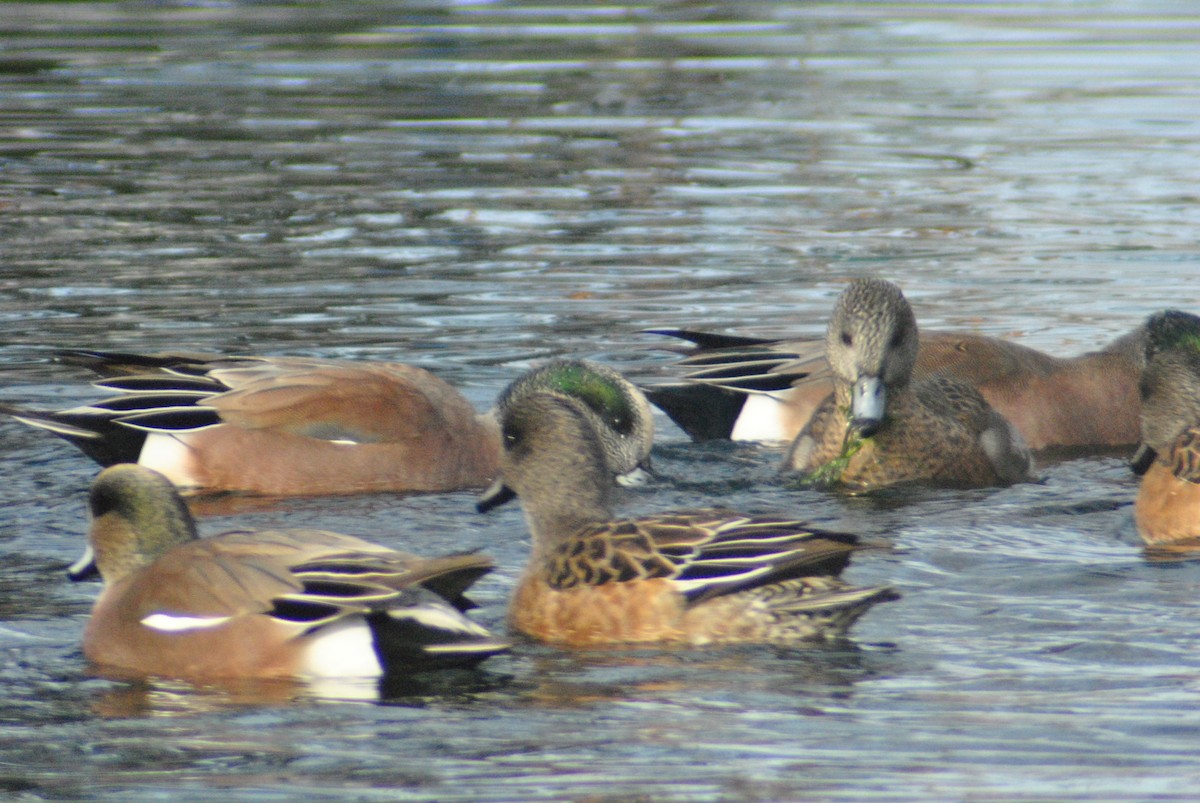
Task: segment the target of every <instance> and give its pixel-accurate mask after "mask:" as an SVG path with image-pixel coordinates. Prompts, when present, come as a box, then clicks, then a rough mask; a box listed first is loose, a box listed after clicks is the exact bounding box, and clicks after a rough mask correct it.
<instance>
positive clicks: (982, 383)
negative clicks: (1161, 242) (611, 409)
mask: <svg viewBox="0 0 1200 803" xmlns="http://www.w3.org/2000/svg"><path fill="white" fill-rule="evenodd" d="M647 331H648V332H651V333H654V334H665V335H670V336H673V337H678V338H681V339H683V340H686V341H689V342H691V343H693V344H694V345H695V346H696V348H695V349H694V351H693V352H692V353H691V354H690V355H689V356H688V357H687V358H686V359H684V360H682V361H681V363H680V364H681V365H682V366H683V367H685V368H686V369H687V370H688V373H687V374H686V375H685V376H683V377H682V378H681V380H680V381H677V382H672V383H664V384H661V385H659V386H657V387H649V388H645V390H646V395H647V396H648V397H649V398H650V401H651V402H653V403H654V404H655V405H657V406H658V407H660V408H661V409H662V410H663V411H664V412H665V413H666V414H667V415H668V416H670V417H671V419H672V420H673V421H675V423H676V424H678V425H679V427H680V428H681V429H683V430H684V431H685V432H686V433H687V434H688V435H689V436H691V437H692V438H694V439H695V440H713V439H720V438H731V439H733V440H749V441H773V440H774V441H792V440H794V439H795V437H796V435H798V434H799V433H800V430H801V429H803V428H804V426H805V425H806V424H807V423H808V421H809V420H810V419H811V418H812V414H813V412H814V411H815V410H816V408H817V407H818V406H819V405H820V404H821V402H822V401H824V400H825V398H826V397H827V396H828V395H829V394H830V393H832V392H833V376H832V371H831V369H830V367H829V363H828V360H827V359H826V356H825V343H824V341H822V340H784V341H776V340H758V339H753V338H740V337H730V336H726V335H717V334H710V333H705V332H693V331H689V330H680V329H651V330H647ZM1144 339H1145V328H1144V327H1138V328H1137V329H1135V330H1134V331H1132V332H1130V333H1128V334H1125V335H1123V336H1121V337H1119V338H1117V339H1116V340H1114V341H1113V342H1112V343H1110V344H1108V345H1107V346H1105V347H1104V348H1103V349H1100V350H1098V351H1091V352H1087V353H1086V354H1081V355H1079V356H1076V357H1069V358H1060V357H1052V356H1050V355H1048V354H1045V353H1043V352H1040V351H1037V350H1036V349H1032V348H1029V347H1027V346H1022V345H1019V344H1017V343H1011V342H1008V341H1005V340H1000V339H998V338H993V337H986V336H983V335H979V334H972V333H968V332H926V331H922V332H921V342H920V348H919V349H918V351H917V362H916V365H915V366H914V368H913V378H914V379H918V380H924V379H928V378H930V377H932V376H935V375H942V376H947V377H950V378H952V379H957V380H959V381H962V382H968V383H970V384H972V385H974V386H975V387H976V388H978V389H979V392H980V393H982V394H983V397H984V398H985V399H986V400H987V402H988V403H989V404H990V405H991V406H992V407H994V408H995V409H996V411H997V412H999V413H1000V414H1001V415H1003V416H1004V417H1005V418H1006V419H1007V420H1008V421H1009V422H1011V423H1012V424H1013V426H1015V427H1016V428H1017V431H1018V432H1020V433H1021V437H1022V438H1023V439H1024V441H1025V443H1026V445H1027V446H1028V447H1029V448H1030V449H1032V450H1033V451H1035V452H1049V453H1064V454H1083V453H1087V452H1100V451H1111V450H1113V449H1116V448H1120V447H1123V446H1132V445H1133V444H1134V443H1136V442H1137V440H1138V437H1139V429H1138V414H1139V410H1140V403H1139V401H1138V390H1137V386H1138V379H1139V378H1140V376H1141V372H1142V365H1143V359H1142V349H1143V343H1144Z"/></svg>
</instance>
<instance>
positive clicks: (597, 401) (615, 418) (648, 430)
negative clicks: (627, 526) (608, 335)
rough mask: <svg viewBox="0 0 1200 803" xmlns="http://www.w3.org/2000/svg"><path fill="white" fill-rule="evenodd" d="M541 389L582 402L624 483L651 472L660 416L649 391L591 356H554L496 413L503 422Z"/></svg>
mask: <svg viewBox="0 0 1200 803" xmlns="http://www.w3.org/2000/svg"><path fill="white" fill-rule="evenodd" d="M537 392H547V393H557V394H559V395H562V396H568V397H571V398H573V399H576V400H578V401H580V402H582V408H581V413H582V414H583V416H584V417H585V418H586V419H587V420H588V422H589V423H590V424H591V425H592V428H593V429H594V430H595V436H596V438H597V440H598V441H599V444H600V446H601V448H602V449H603V451H604V455H605V461H606V463H607V464H608V467H609V469H610V470H611V471H612V473H613V475H614V476H615V477H616V481H617V483H618V484H620V485H637V484H639V483H641V482H644V481H645V480H646V479H647V477H648V471H649V468H650V448H651V447H652V446H653V445H654V419H653V416H652V414H651V412H650V403H649V402H648V401H647V400H646V397H645V395H644V394H643V393H642V392H641V391H640V390H638V389H637V387H635V386H634V385H633V383H632V382H630V381H629V380H628V379H626V378H625V377H624V376H622V375H621V374H620V373H619V372H617V371H614V370H613V369H612V368H609V367H607V366H604V365H600V364H598V363H594V362H590V361H587V360H566V359H562V360H551V361H550V362H548V363H545V364H544V365H541V366H539V367H537V368H534V369H533V370H531V371H528V372H527V373H525V374H522V375H521V376H520V377H518V378H517V379H516V380H514V381H513V382H512V384H510V385H509V386H508V387H507V388H505V389H504V391H503V392H502V393H501V394H500V396H499V398H498V399H497V400H496V405H495V407H493V408H492V410H491V411H490V414H491V415H492V416H493V417H494V419H495V420H496V421H497V422H500V421H502V420H503V418H504V415H505V413H506V412H507V411H508V410H510V409H511V408H512V407H513V406H514V405H515V404H516V403H517V402H518V401H519V400H520V399H522V398H524V397H526V396H528V395H530V394H532V393H537Z"/></svg>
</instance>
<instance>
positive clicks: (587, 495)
mask: <svg viewBox="0 0 1200 803" xmlns="http://www.w3.org/2000/svg"><path fill="white" fill-rule="evenodd" d="M592 417H593V414H592V413H591V412H590V411H589V410H588V408H587V406H586V405H585V404H584V403H583V402H582V401H580V400H579V398H577V397H575V396H569V395H566V394H561V393H556V392H548V391H530V392H529V393H525V394H522V395H521V396H520V398H518V399H515V400H513V402H512V403H511V404H509V405H506V406H505V408H504V412H503V414H502V417H501V419H500V435H501V439H502V442H503V448H504V453H503V456H502V457H501V459H500V474H499V476H498V477H497V478H496V481H495V482H493V483H492V486H491V487H490V488H488V489H487V490H486V491H484V492H483V494H482V495H481V496H480V497H479V501H478V503H477V505H476V506H477V507H478V509H479V511H480V512H482V513H486V512H487V511H489V510H491V509H492V508H495V507H498V506H499V505H502V504H504V503H505V502H508V501H510V500H511V499H513V498H514V497H520V499H521V504H522V506H523V507H524V509H525V515H526V518H527V519H528V520H529V526H530V530H531V531H532V533H533V536H534V544H535V549H537V548H539V547H545V546H547V544H546V543H545V541H546V540H548V539H549V538H551V537H552V536H553V535H554V534H563V533H568V534H569V533H572V532H574V531H575V530H576V529H578V528H579V527H581V526H583V525H585V524H591V523H593V522H597V521H603V520H605V519H608V518H609V517H610V516H611V509H612V499H613V496H614V494H615V487H616V486H615V485H614V484H613V482H612V479H611V477H612V475H611V474H610V473H609V470H608V466H607V457H606V455H605V452H604V447H603V446H602V445H601V443H600V439H599V438H598V437H597V435H598V433H597V430H596V427H595V425H594V424H593V423H592V422H591V418H592Z"/></svg>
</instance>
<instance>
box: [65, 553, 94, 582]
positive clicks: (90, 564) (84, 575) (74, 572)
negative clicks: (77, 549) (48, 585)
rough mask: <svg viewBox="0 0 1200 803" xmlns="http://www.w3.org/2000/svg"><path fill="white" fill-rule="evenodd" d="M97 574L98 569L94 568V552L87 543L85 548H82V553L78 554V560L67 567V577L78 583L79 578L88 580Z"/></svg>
mask: <svg viewBox="0 0 1200 803" xmlns="http://www.w3.org/2000/svg"><path fill="white" fill-rule="evenodd" d="M99 576H100V570H99V569H97V568H96V553H95V552H93V551H92V547H91V545H90V544H89V545H88V547H87V549H85V550H83V554H82V555H80V556H79V560H77V561H75V562H74V563H72V564H71V565H70V566H68V567H67V577H69V578H71V580H72V581H73V582H76V583H78V582H80V581H81V580H90V579H92V578H93V577H99Z"/></svg>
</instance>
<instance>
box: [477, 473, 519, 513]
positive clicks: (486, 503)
mask: <svg viewBox="0 0 1200 803" xmlns="http://www.w3.org/2000/svg"><path fill="white" fill-rule="evenodd" d="M516 498H517V494H516V491H514V490H513V489H512V488H509V487H508V486H507V485H505V484H504V479H503V478H502V477H497V478H496V479H494V480H492V484H491V485H489V486H488V488H487V490H486V491H484V492H483V493H481V494H480V495H479V498H478V499H476V500H475V509H476V510H478V511H479V512H480V513H487V512H488V511H489V510H491V509H493V508H497V507H500V506H501V505H503V504H504V503H505V502H511V501H512V500H514V499H516Z"/></svg>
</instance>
